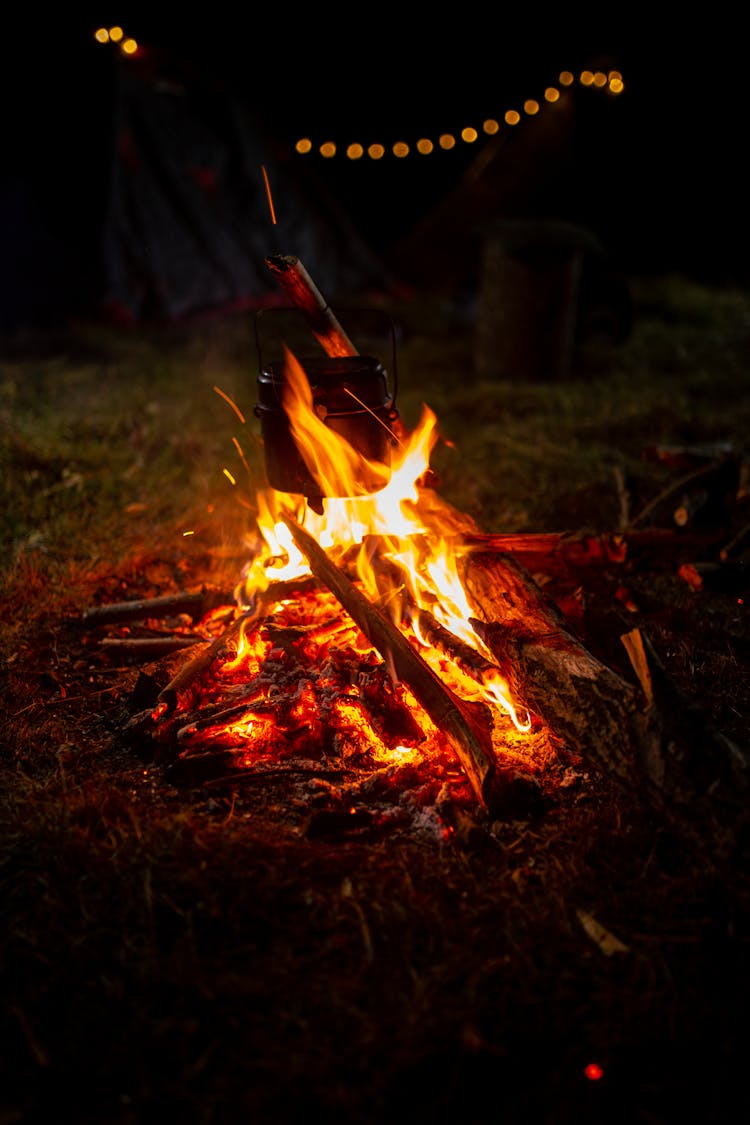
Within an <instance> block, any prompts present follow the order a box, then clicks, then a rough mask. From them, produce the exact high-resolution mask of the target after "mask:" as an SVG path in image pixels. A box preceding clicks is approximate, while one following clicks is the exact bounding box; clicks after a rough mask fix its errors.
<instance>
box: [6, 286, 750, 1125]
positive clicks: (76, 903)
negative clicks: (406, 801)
mask: <svg viewBox="0 0 750 1125" xmlns="http://www.w3.org/2000/svg"><path fill="white" fill-rule="evenodd" d="M634 292H635V296H636V318H635V327H634V330H633V333H632V334H631V336H630V337H629V339H628V340H627V341H625V342H624V343H623V344H621V345H619V346H617V347H614V346H611V345H608V344H606V342H600V343H594V342H593V341H590V342H589V343H588V345H587V347H586V348H584V349H582V351H581V353H580V355H579V356H578V357H577V369H576V377H575V378H574V379H571V380H570V381H569V382H567V383H565V384H559V385H531V384H525V385H523V386H520V387H519V386H512V385H510V384H509V383H494V384H488V383H481V382H477V381H476V380H475V379H473V377H472V374H471V369H472V330H471V321H470V320H467V319H466V318H463V319H462V318H459V317H458V316H457V315H456V314H455V310H452V309H450V308H442V307H440V306H439V305H438V306H436V305H434V304H432V303H424V304H422V303H420V302H413V303H412V304H410V305H408V306H404V307H399V308H396V309H394V310H392V311H393V315H394V318H395V319H396V321H397V323H398V324H399V326H400V329H401V335H400V337H399V377H400V389H399V407H400V410H401V412H402V415H403V416H404V418H405V420H406V421H407V422H408V423H412V422H414V421H415V420H416V417H417V415H418V413H419V410H420V408H421V404H422V403H423V402H426V403H428V404H429V405H430V406H431V407H432V408H433V409H434V410H435V413H436V414H437V416H438V418H439V420H440V425H441V430H442V433H443V435H444V437H445V438H446V443H445V444H444V445H441V447H440V448H439V449H438V451H437V458H436V469H437V471H438V474H439V480H440V485H439V487H440V491H441V493H442V495H443V496H444V497H445V499H447V500H448V501H449V502H450V503H452V504H454V505H455V506H456V507H458V508H459V509H460V510H462V511H465V512H466V513H467V514H469V515H471V516H472V517H473V518H474V519H476V520H477V521H478V522H479V523H480V525H481V526H482V527H484V528H485V529H486V530H488V531H515V530H548V531H551V530H580V529H583V528H590V529H595V530H611V529H614V528H616V526H617V521H618V519H619V515H620V507H619V505H620V496H619V494H618V489H617V484H616V482H617V479H618V478H617V474H618V473H619V474H620V475H621V476H624V477H627V478H628V479H630V480H631V482H633V486H634V488H636V490H637V493H638V495H639V496H640V498H641V499H642V500H643V501H646V500H648V499H649V498H651V497H653V496H655V495H656V494H657V493H659V491H660V490H661V489H663V488H664V487H665V485H666V484H667V483H668V482H669V480H670V474H669V472H668V470H667V469H665V467H664V466H663V465H658V464H654V463H653V462H648V461H646V460H644V458H643V451H644V449H645V448H646V447H648V446H650V445H672V444H674V445H681V446H684V445H695V444H703V443H714V442H727V443H731V444H732V445H733V446H734V447H735V448H736V449H737V450H738V451H740V453H741V454H742V455H743V457H744V454H745V453H746V440H747V434H748V432H750V425H749V423H750V394H748V390H749V389H750V383H749V382H748V370H747V368H748V358H750V297H748V295H747V294H746V293H743V292H738V291H715V290H711V291H709V290H705V289H703V288H702V287H700V286H698V285H692V284H689V283H687V282H685V281H683V280H680V279H659V280H652V281H649V282H647V283H645V282H641V283H639V284H638V285H637V286H636V288H635V290H634ZM42 344H43V345H44V346H43V347H42V346H41V345H42ZM6 354H7V356H8V358H7V359H6V360H5V361H4V362H3V363H2V365H0V396H1V397H0V408H1V413H0V419H1V420H2V436H3V442H2V448H1V449H0V459H1V461H2V474H1V475H0V482H1V483H0V487H1V488H2V490H3V498H2V499H3V503H2V508H1V509H0V510H1V511H2V541H3V560H4V567H3V570H4V577H3V590H2V620H3V630H2V637H1V641H0V643H1V645H2V652H1V656H2V662H3V698H4V702H5V709H4V717H3V719H2V723H1V730H2V781H3V784H2V797H1V798H0V800H1V801H2V815H1V816H0V837H1V840H2V843H1V845H0V846H1V851H0V866H1V869H2V881H3V911H2V918H3V933H2V951H3V957H2V970H3V978H4V980H3V991H4V996H5V1001H6V1003H5V1007H4V1014H3V1043H4V1044H5V1047H4V1051H3V1061H2V1064H1V1065H2V1090H3V1095H2V1114H1V1115H0V1120H2V1122H3V1123H4V1125H11V1123H14V1122H32V1121H34V1122H36V1121H41V1120H46V1119H48V1118H50V1117H52V1116H53V1115H54V1116H57V1117H62V1118H64V1119H65V1120H71V1121H75V1122H76V1123H80V1125H89V1123H90V1125H94V1123H96V1125H101V1123H102V1122H108V1123H109V1122H111V1123H117V1125H135V1123H136V1122H137V1123H138V1125H141V1123H143V1122H150V1121H157V1120H160V1121H161V1120H164V1119H166V1118H169V1117H174V1118H178V1117H179V1118H180V1119H181V1120H182V1121H184V1122H191V1123H192V1122H195V1123H196V1125H197V1123H200V1125H215V1123H221V1125H224V1123H233V1122H245V1121H248V1120H256V1121H262V1122H268V1123H269V1125H270V1123H276V1122H282V1121H284V1122H285V1121H292V1120H295V1121H299V1120H306V1119H308V1118H311V1117H313V1116H316V1115H318V1114H320V1115H325V1116H326V1118H327V1119H328V1120H329V1121H333V1122H335V1121H340V1122H363V1123H364V1122H367V1123H369V1122H372V1123H373V1125H374V1123H375V1122H378V1123H379V1122H382V1121H385V1120H390V1121H404V1122H406V1121H409V1122H410V1123H417V1122H425V1123H426V1122H433V1123H434V1122H443V1121H445V1122H447V1121H451V1122H457V1121H461V1122H476V1123H479V1122H482V1123H483V1122H489V1121H497V1120H504V1121H513V1122H515V1121H518V1122H521V1121H523V1122H535V1123H536V1122H539V1123H549V1125H562V1123H568V1122H570V1123H571V1125H572V1122H574V1121H575V1122H582V1121H583V1122H591V1123H592V1125H593V1123H594V1122H596V1123H599V1122H602V1121H609V1122H622V1123H623V1125H625V1123H628V1125H632V1123H643V1125H655V1123H665V1125H666V1123H670V1125H671V1123H672V1122H676V1121H678V1120H683V1119H684V1120H695V1119H697V1118H698V1117H699V1116H700V1117H702V1118H703V1119H706V1120H708V1121H711V1122H715V1123H719V1122H724V1121H727V1122H728V1121H729V1120H730V1119H731V1120H734V1119H735V1115H736V1119H741V1117H742V1110H743V1109H744V1110H745V1112H747V1110H748V1109H749V1108H750V1105H749V1104H748V1099H747V1091H746V1089H745V1083H744V1078H743V1072H744V1059H745V1056H746V1053H747V1046H748V1042H747V1032H746V1030H745V1026H746V1012H745V1009H746V1006H747V1001H748V998H749V996H750V994H749V993H748V984H749V983H750V981H749V980H748V960H747V954H746V950H747V940H748V936H750V928H749V923H750V917H749V916H748V904H749V903H748V887H747V879H746V868H743V867H740V866H738V865H737V864H738V862H739V861H740V860H741V859H742V858H744V856H745V854H746V841H744V840H738V841H737V849H736V852H735V853H734V854H733V856H732V858H731V861H726V860H719V861H715V859H714V858H713V857H712V856H711V847H710V841H707V847H706V853H705V854H704V855H696V854H695V853H694V852H693V851H691V850H689V849H688V848H686V847H685V845H684V841H682V840H681V838H680V836H679V833H676V832H675V831H674V830H672V829H668V828H667V827H666V826H665V825H664V824H663V823H661V822H660V821H659V819H658V817H655V816H654V815H653V813H652V812H651V811H650V810H649V809H648V808H644V807H641V806H640V804H639V803H637V802H634V801H632V800H630V799H626V798H625V797H624V796H623V795H622V794H621V793H619V792H618V791H617V790H616V789H615V787H614V785H610V784H609V783H608V781H607V779H606V778H597V779H593V780H592V779H591V778H589V779H587V780H586V781H585V782H583V781H582V782H579V783H578V784H573V785H571V787H570V790H569V791H566V792H561V793H560V795H559V798H558V799H557V800H556V801H555V802H554V803H553V805H552V807H550V808H548V809H547V810H545V812H544V813H543V814H542V815H541V816H539V815H536V816H528V817H527V816H523V815H521V816H519V817H518V819H511V820H502V821H499V822H498V821H495V822H493V823H489V822H487V821H485V820H484V819H483V818H482V817H481V816H479V815H476V816H471V817H469V818H468V819H467V820H463V821H460V822H458V823H457V825H454V830H453V831H452V832H451V833H449V834H446V835H443V836H440V837H439V836H437V835H430V834H418V833H415V834H409V833H408V832H406V833H403V832H401V833H393V834H389V833H388V832H387V831H379V832H378V831H375V830H374V828H373V825H372V822H367V823H366V825H365V827H359V828H347V826H346V825H345V824H344V823H343V822H342V821H341V820H336V819H335V818H333V817H331V818H329V820H328V821H322V820H321V819H320V818H318V819H317V820H316V819H315V818H310V817H309V816H307V814H306V813H305V810H302V812H301V811H300V808H299V807H293V802H290V795H289V793H288V792H287V793H286V794H285V792H284V789H283V787H282V786H276V787H271V788H269V789H267V790H263V791H258V790H253V789H252V788H250V787H243V786H239V787H235V788H232V787H231V786H230V787H229V788H228V789H211V788H206V787H201V786H200V785H198V786H195V787H192V788H191V787H187V788H182V787H179V786H176V785H175V784H173V783H172V782H171V781H170V780H169V778H168V777H165V775H164V772H163V771H161V770H160V769H159V767H158V766H157V765H155V764H154V762H153V761H150V760H148V759H147V758H144V757H143V756H142V755H139V753H138V752H137V747H133V746H128V745H124V744H123V740H122V739H121V738H120V737H119V732H120V731H121V727H122V722H123V717H124V716H125V715H126V714H127V712H128V709H129V708H132V706H133V700H134V699H135V698H136V697H137V691H138V684H139V673H138V669H137V668H135V667H132V666H127V665H124V666H123V665H120V666H118V665H117V664H116V663H113V662H112V661H111V660H110V661H108V660H107V659H105V658H104V657H103V656H102V654H101V653H100V652H98V651H97V649H96V645H95V643H93V642H92V640H91V638H88V637H87V636H86V633H85V631H84V630H82V628H81V625H80V615H81V613H82V612H83V611H84V610H85V609H86V608H87V607H89V606H91V605H93V604H95V603H100V602H107V601H115V600H123V599H126V598H135V597H139V596H154V595H156V594H160V593H168V592H171V591H174V590H178V589H195V588H198V587H200V586H201V584H203V583H215V584H217V585H223V586H227V585H228V587H229V588H231V585H232V583H233V581H234V579H235V577H236V576H237V575H238V573H239V567H240V566H241V564H242V556H243V551H242V535H243V530H244V529H245V527H246V526H247V524H248V521H249V519H250V512H249V511H248V509H247V508H246V507H244V506H243V502H244V503H245V504H249V505H250V506H251V507H252V504H253V500H254V494H255V489H256V488H257V487H258V482H260V481H262V456H261V453H262V451H261V448H260V444H259V440H258V436H257V433H256V431H255V425H254V418H253V415H252V406H253V403H254V397H255V388H254V379H255V373H256V367H255V356H254V352H253V339H252V331H251V325H250V324H249V322H248V321H247V320H246V319H241V318H237V319H236V320H234V321H222V322H219V321H217V322H206V323H203V324H199V325H194V326H191V328H190V329H189V330H183V331H179V332H178V331H176V330H171V331H162V332H159V331H154V332H143V333H134V334H131V335H117V334H113V333H111V332H109V331H104V330H103V329H101V328H98V327H96V326H77V327H76V329H75V330H74V331H72V332H71V333H70V334H69V335H68V336H66V337H65V338H64V339H49V340H44V341H25V342H24V341H14V342H12V346H10V347H9V348H8V350H7V352H6ZM215 386H219V387H221V388H222V389H223V390H224V391H225V392H226V394H228V395H230V396H231V397H232V398H233V400H234V401H235V402H236V403H237V404H238V406H239V407H240V409H241V410H242V411H243V412H244V414H245V417H246V423H245V424H244V425H242V424H241V423H240V422H239V419H238V418H237V417H236V415H235V414H234V413H233V411H232V410H231V409H230V407H229V406H228V404H227V403H226V401H225V400H224V399H223V398H221V397H220V396H219V395H218V394H216V393H215V391H214V389H213V388H214V387H215ZM235 437H236V438H237V439H238V440H239V442H240V446H241V449H242V457H240V455H239V453H238V450H237V448H236V446H235V445H234V444H233V441H232V439H233V438H235ZM243 458H244V462H245V463H246V464H245V463H243ZM225 466H226V467H228V468H229V469H230V470H231V471H232V473H233V474H234V476H235V479H236V481H237V484H236V485H235V486H234V487H233V486H231V485H230V484H229V482H228V480H227V478H226V477H225V475H224V474H223V472H222V469H223V468H224V467H225ZM743 505H744V500H743V499H742V497H739V502H738V508H737V511H736V512H735V513H734V518H735V520H736V521H737V522H738V524H739V525H741V524H742V522H743V520H744V519H746V510H745V509H744V507H743ZM185 531H192V532H193V533H194V534H192V535H191V536H189V537H187V538H186V537H185V536H184V534H183V533H184V532H185ZM743 557H744V556H743V555H742V553H741V552H740V555H739V558H740V559H742V558H743ZM626 577H627V582H628V584H629V587H630V590H631V592H632V593H633V594H634V596H635V597H636V599H637V600H638V601H639V602H640V605H641V615H640V617H639V618H638V620H639V621H642V622H643V623H644V625H645V626H646V627H647V628H648V629H649V632H650V635H651V636H652V638H653V640H654V641H655V643H656V645H657V648H658V650H659V653H660V655H661V657H662V659H663V660H664V661H665V663H666V664H667V666H668V670H669V672H670V674H671V675H672V676H673V677H674V679H675V682H676V683H677V684H678V685H679V687H680V688H681V689H682V690H683V691H684V692H685V693H686V695H687V696H688V698H689V700H690V701H691V702H692V703H693V704H695V705H696V706H698V707H699V708H700V709H701V710H702V711H703V712H705V713H706V714H708V716H709V717H710V719H711V720H712V721H713V722H714V723H716V724H717V725H718V726H719V727H720V728H721V729H722V730H724V731H725V732H726V733H727V734H728V735H729V736H730V737H732V738H733V739H735V740H736V741H737V742H739V743H741V744H742V745H744V741H745V740H744V733H745V731H746V729H747V722H748V719H749V718H750V702H749V701H750V692H749V691H748V671H749V670H750V633H749V632H748V627H747V622H746V605H745V604H744V603H743V602H741V601H740V599H741V598H742V597H743V596H744V597H746V596H747V593H746V588H745V585H744V584H743V581H742V580H740V584H739V586H735V587H734V588H732V589H731V590H729V591H727V590H715V591H713V590H710V589H704V590H702V591H699V592H697V593H696V591H694V590H691V589H690V588H689V586H688V585H687V584H686V583H685V582H683V581H682V580H681V579H680V578H679V577H678V576H677V575H676V573H675V572H674V568H673V567H672V566H671V565H670V564H666V565H657V566H655V567H649V568H645V567H644V568H640V567H634V568H632V569H631V570H629V571H628V572H627V575H626ZM303 814H304V815H303ZM357 823H358V824H360V822H357ZM312 824H315V825H316V826H317V829H316V831H315V832H312V831H310V830H309V829H310V826H311V825H312ZM322 824H323V825H327V826H328V827H327V830H324V829H323V828H321V825H322ZM589 915H592V916H594V917H595V918H596V919H597V920H598V921H599V922H600V923H601V924H602V925H603V926H605V927H606V928H607V930H609V931H610V932H611V933H612V934H614V935H615V937H616V938H617V939H618V940H619V942H620V943H622V946H623V947H624V948H623V949H622V950H620V951H619V952H615V953H609V952H608V947H607V946H606V943H605V944H604V945H603V944H602V941H601V939H599V940H597V939H596V938H595V937H594V936H592V933H591V931H590V930H588V931H587V929H586V926H585V924H584V923H585V922H586V920H587V917H588V916H589ZM591 1063H597V1064H599V1065H601V1067H602V1068H603V1072H604V1073H603V1077H602V1078H601V1079H600V1080H598V1081H595V1080H591V1079H589V1078H587V1077H586V1075H585V1067H586V1066H587V1065H588V1064H591ZM738 1099H741V1100H742V1105H741V1106H737V1105H736V1104H735V1103H736V1102H737V1100H738Z"/></svg>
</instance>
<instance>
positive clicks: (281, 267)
mask: <svg viewBox="0 0 750 1125" xmlns="http://www.w3.org/2000/svg"><path fill="white" fill-rule="evenodd" d="M266 265H267V266H268V268H269V269H270V271H271V273H272V274H273V275H274V277H275V278H276V280H277V281H278V283H279V285H280V286H281V288H282V289H283V290H284V292H285V293H286V294H287V296H288V297H289V298H290V300H291V302H292V304H293V305H294V306H295V308H298V309H300V310H301V311H302V312H303V313H304V315H305V318H306V319H307V322H308V324H309V326H310V329H311V331H312V334H313V335H314V336H315V338H316V340H317V341H318V343H319V344H320V345H321V347H322V348H323V350H324V352H325V353H326V355H329V356H347V355H357V349H356V348H355V346H354V344H353V343H352V342H351V340H350V339H349V337H348V336H347V334H346V332H345V331H344V329H343V328H342V327H341V325H340V324H339V322H338V320H337V319H336V316H335V315H334V313H333V311H332V309H331V307H330V305H329V304H328V302H327V301H326V300H325V298H324V297H323V295H322V294H321V292H320V290H319V289H318V287H317V286H316V284H315V282H314V281H313V280H312V278H311V277H310V275H309V273H308V272H307V270H306V269H305V267H304V266H303V265H302V262H301V261H300V260H299V258H296V257H294V256H293V255H290V254H272V255H271V256H270V257H268V258H266Z"/></svg>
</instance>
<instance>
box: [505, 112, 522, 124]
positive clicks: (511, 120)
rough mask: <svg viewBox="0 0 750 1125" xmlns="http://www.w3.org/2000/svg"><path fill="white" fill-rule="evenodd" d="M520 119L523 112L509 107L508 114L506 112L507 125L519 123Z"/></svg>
mask: <svg viewBox="0 0 750 1125" xmlns="http://www.w3.org/2000/svg"><path fill="white" fill-rule="evenodd" d="M520 120H521V114H520V113H519V112H518V110H517V109H509V110H507V111H506V114H505V124H506V125H517V124H518V122H519V121H520Z"/></svg>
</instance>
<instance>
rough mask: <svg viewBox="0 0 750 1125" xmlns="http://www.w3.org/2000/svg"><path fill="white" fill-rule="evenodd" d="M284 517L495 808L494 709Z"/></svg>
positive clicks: (315, 569)
mask: <svg viewBox="0 0 750 1125" xmlns="http://www.w3.org/2000/svg"><path fill="white" fill-rule="evenodd" d="M282 519H283V520H284V522H285V523H286V525H287V527H288V528H289V530H290V532H291V534H292V537H293V538H294V541H295V543H296V544H297V546H298V547H299V549H300V550H301V551H302V553H303V554H304V555H305V557H306V558H307V561H308V563H309V564H310V569H311V570H312V572H313V574H315V575H316V576H317V577H318V578H319V579H320V581H321V582H323V583H324V585H326V586H327V587H328V589H329V590H330V591H331V592H332V593H333V594H334V595H335V596H336V597H337V598H338V600H339V601H340V602H341V605H342V606H343V607H344V609H345V610H346V612H347V613H348V614H349V616H350V617H351V618H352V619H353V620H354V621H355V622H356V623H357V625H358V626H359V628H360V629H361V630H362V632H363V633H364V635H365V636H366V637H367V639H368V640H369V641H370V643H371V644H372V645H373V646H374V647H375V648H376V649H377V650H378V652H379V653H380V654H381V656H382V657H383V659H384V660H385V661H386V663H388V664H389V665H392V667H393V668H394V669H395V672H396V674H397V675H398V676H400V677H401V679H403V680H404V681H405V683H407V684H408V686H409V688H410V689H411V691H412V692H413V693H414V695H415V697H416V698H417V700H418V701H419V703H420V704H421V705H422V707H424V709H425V711H426V712H427V714H428V715H429V716H430V718H431V719H432V721H433V722H434V723H435V725H436V726H437V727H438V729H439V730H440V731H442V733H443V734H444V735H445V736H446V738H447V739H448V741H449V742H450V744H451V747H452V748H453V750H454V751H455V753H456V756H457V757H458V760H459V762H460V763H461V765H462V766H463V768H464V771H465V773H466V775H467V777H468V778H469V781H470V782H471V784H472V787H473V789H474V792H475V793H476V795H477V798H478V799H479V801H480V803H481V804H482V805H483V806H484V807H485V808H488V809H489V808H491V807H492V806H493V805H494V802H495V799H496V796H497V792H496V786H497V782H498V776H497V763H496V760H495V753H494V749H493V745H492V734H491V728H492V721H491V715H490V712H489V708H488V707H486V706H485V705H484V704H481V703H467V702H466V701H465V700H461V699H459V698H458V696H456V695H454V694H453V692H452V691H451V690H450V689H449V688H447V687H446V686H445V684H443V683H442V681H441V680H440V679H439V678H438V676H437V675H436V674H435V673H434V672H433V671H432V669H431V668H430V666H429V665H428V664H426V663H425V661H424V660H423V659H422V657H421V656H420V655H419V654H418V653H417V652H416V651H415V650H414V649H413V648H412V646H411V645H410V644H409V642H408V641H407V639H406V637H404V635H403V633H401V632H400V630H399V629H397V628H396V626H395V625H394V624H393V622H392V621H391V620H390V618H388V617H386V615H385V614H384V613H383V612H382V610H381V609H380V608H379V607H378V606H375V605H373V604H372V603H371V602H369V601H368V600H367V598H365V597H364V595H363V594H362V593H360V591H359V590H358V589H357V587H356V586H355V585H354V584H353V583H352V582H351V581H350V580H349V579H348V578H347V576H346V575H345V574H344V572H343V571H342V570H340V569H339V567H337V566H336V564H335V563H333V562H332V561H331V560H330V559H329V558H328V556H327V555H326V553H325V551H324V550H323V548H322V547H321V546H320V545H319V544H318V543H317V542H316V540H315V539H313V537H312V536H311V535H309V534H308V533H307V532H306V531H305V530H303V528H301V527H299V525H298V524H296V523H295V522H294V521H293V520H291V519H289V518H288V517H287V516H282Z"/></svg>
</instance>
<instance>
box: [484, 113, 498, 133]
mask: <svg viewBox="0 0 750 1125" xmlns="http://www.w3.org/2000/svg"><path fill="white" fill-rule="evenodd" d="M499 129H500V123H499V122H498V121H496V120H495V118H494V117H488V118H487V120H486V121H484V122H483V123H482V131H483V132H484V133H486V134H487V136H488V137H493V136H494V135H495V133H497V132H498V130H499Z"/></svg>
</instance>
